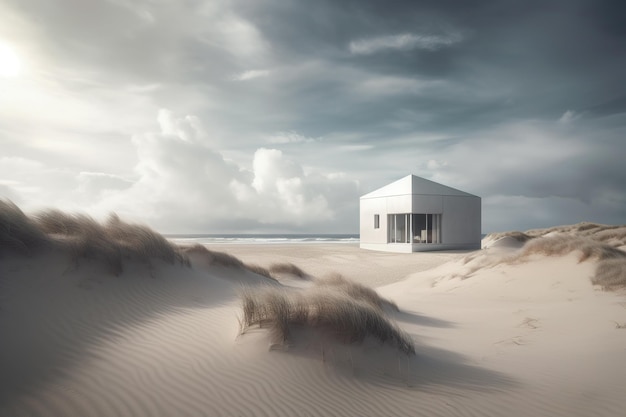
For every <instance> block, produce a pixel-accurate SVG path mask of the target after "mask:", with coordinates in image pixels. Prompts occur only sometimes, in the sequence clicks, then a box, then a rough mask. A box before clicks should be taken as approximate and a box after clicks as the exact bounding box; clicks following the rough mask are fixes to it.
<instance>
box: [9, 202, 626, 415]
mask: <svg viewBox="0 0 626 417" xmlns="http://www.w3.org/2000/svg"><path fill="white" fill-rule="evenodd" d="M0 209H1V210H0V222H1V223H0V238H1V242H2V243H1V244H2V246H0V334H1V335H2V338H1V340H0V369H1V373H0V415H1V416H59V415H63V416H113V415H116V416H117V415H120V416H126V415H128V416H130V415H133V416H174V415H175V416H234V415H239V416H262V415H271V416H318V415H333V416H355V415H359V416H368V415H371V416H374V415H375V416H380V415H392V416H393V415H396V416H405V415H415V416H469V415H477V416H501V415H513V416H528V415H546V416H547V415H551V416H552V415H562V416H589V415H594V416H621V415H623V410H624V409H626V397H625V396H624V395H623V394H624V392H626V365H625V364H624V361H623V356H624V353H625V350H624V346H626V329H625V328H626V298H625V297H624V296H625V295H626V293H625V292H624V284H623V281H620V279H621V278H620V277H621V275H620V274H621V273H622V272H621V271H623V270H624V269H623V268H622V264H621V262H622V261H623V259H624V258H625V256H622V253H623V251H622V250H621V249H619V248H621V247H623V246H624V236H626V234H624V233H623V228H622V229H620V228H608V227H603V226H597V227H596V226H593V227H592V226H583V227H581V226H580V225H579V226H566V227H562V228H561V229H559V230H555V229H553V230H548V231H543V232H539V231H531V232H526V233H525V235H526V236H529V238H528V239H524V238H523V240H524V241H523V242H521V243H522V244H516V243H515V242H512V241H511V240H515V241H516V242H519V240H518V239H516V237H514V236H513V237H512V234H503V235H499V236H488V237H487V238H486V240H485V241H486V243H489V242H491V243H493V242H496V241H498V240H499V239H503V238H504V239H507V240H505V241H504V242H502V243H501V244H495V245H490V248H489V249H483V250H481V251H476V252H455V253H420V254H391V253H384V254H377V253H372V252H369V251H368V252H367V253H365V252H362V251H361V250H360V249H358V247H356V246H351V245H343V244H342V245H330V244H328V245H326V244H325V245H306V244H299V245H296V246H288V245H271V246H267V245H265V246H264V245H258V246H254V245H250V246H240V245H237V246H231V247H228V246H220V247H213V246H211V247H208V249H206V248H195V249H194V248H182V247H178V246H176V245H173V244H172V246H169V245H170V243H167V242H166V244H164V241H163V240H161V239H159V237H158V236H156V235H153V234H152V232H149V231H148V230H147V229H143V228H141V229H138V228H136V227H135V226H133V225H126V224H125V223H123V222H121V221H119V219H117V220H115V222H116V223H115V225H116V227H117V228H118V233H117V234H111V233H109V234H105V235H106V236H109V238H108V239H109V240H108V241H107V242H108V243H107V242H103V241H101V240H98V239H100V237H101V236H103V234H102V232H100V234H99V235H98V236H100V237H98V239H96V240H94V239H93V238H92V239H91V240H86V242H88V243H87V246H88V247H89V248H90V249H89V250H85V251H81V250H77V245H76V244H75V243H74V244H71V245H70V244H68V243H67V242H68V241H73V242H76V240H78V238H76V236H78V235H80V233H75V232H71V233H70V232H69V228H67V227H66V228H60V229H59V228H57V229H54V231H51V230H49V229H45V228H42V227H41V223H40V220H38V219H40V218H35V217H28V216H23V214H20V213H21V212H19V209H17V208H16V207H14V206H11V205H10V204H5V205H3V206H0ZM16 209H17V211H16ZM56 218H57V219H58V218H61V219H62V218H66V216H58V215H57V216H56ZM70 218H71V216H70ZM81 219H82V220H85V219H84V218H81ZM86 224H89V225H91V226H90V230H100V231H101V230H102V229H97V227H102V228H104V229H106V228H107V224H106V223H105V224H103V225H98V226H94V224H93V223H92V222H91V221H90V220H86ZM94 227H95V229H94ZM137 227H138V226H137ZM120 228H121V229H122V230H125V231H128V232H130V231H132V230H135V231H137V230H141V233H142V236H144V239H143V240H142V239H137V240H134V241H133V239H130V240H131V241H132V242H133V243H132V244H131V243H128V239H129V237H128V235H127V234H124V233H122V232H121V231H119V229H120ZM581 229H582V230H581ZM593 230H595V232H590V231H593ZM72 234H73V236H74V237H73V238H70V237H71V236H70V235H72ZM145 239H147V240H148V241H149V242H157V243H158V245H153V246H149V245H144V244H142V243H141V242H144V241H145ZM542 239H543V240H542ZM89 242H91V243H89ZM93 242H96V244H93ZM102 247H104V248H105V249H104V252H99V249H98V248H102ZM149 247H152V248H153V249H151V250H147V249H146V248H149ZM112 248H113V249H112ZM115 248H117V249H115ZM129 248H131V249H129ZM132 248H134V249H132ZM138 248H143V249H141V250H140V249H138ZM155 248H160V249H155ZM168 248H169V249H168ZM78 249H80V247H79V248H78ZM614 250H615V251H614ZM170 251H171V252H170ZM225 252H227V253H225ZM118 253H119V256H118ZM166 253H172V254H174V256H173V257H171V256H170V257H168V256H160V255H159V254H161V255H163V254H166ZM107 254H108V257H107V256H105V255H107ZM111 254H112V255H111ZM229 254H230V255H229ZM111 256H112V257H111ZM110 259H114V260H115V262H116V263H115V265H117V266H119V268H117V267H116V268H111V267H110V265H111V264H110V263H108V260H110ZM607 262H608V263H607ZM601 265H612V266H610V267H606V266H605V268H609V269H611V268H612V269H611V271H613V272H610V274H613V275H611V276H612V277H613V280H612V281H611V282H612V283H613V284H611V285H605V284H603V283H599V285H594V284H593V282H594V281H593V280H595V279H596V277H597V276H599V275H603V274H605V273H606V271H604V272H603V270H602V267H601ZM255 271H256V272H261V274H258V273H256V272H255ZM616 271H617V272H616ZM332 273H340V274H342V275H343V276H344V277H345V278H347V279H351V280H354V281H357V282H361V283H366V284H369V285H374V286H377V287H378V288H377V293H378V294H379V295H380V296H382V297H385V298H386V299H389V300H391V301H393V302H394V303H395V304H397V306H398V309H399V311H395V310H394V309H393V308H388V306H385V305H382V304H381V305H382V308H383V310H381V311H383V313H382V314H384V316H385V317H386V319H387V320H389V322H390V323H392V324H394V325H395V326H397V327H398V328H399V329H401V331H402V332H404V334H406V335H408V337H410V339H411V340H412V342H413V344H414V347H415V355H407V354H405V353H403V352H402V351H400V350H398V349H397V348H396V347H395V346H394V345H393V344H390V343H381V341H380V340H378V339H376V338H375V337H373V336H371V335H369V336H366V337H364V338H363V340H362V341H361V342H359V343H345V342H346V340H342V338H341V337H339V338H335V337H326V336H328V335H327V334H324V333H317V332H316V331H315V330H311V329H310V328H307V327H306V326H301V325H296V324H293V323H292V324H291V327H290V332H291V333H290V334H291V338H290V343H288V344H285V345H282V346H281V347H280V348H279V349H276V348H275V349H270V346H271V345H272V343H273V342H274V340H273V339H272V337H271V334H270V332H268V328H267V327H263V326H261V327H259V326H249V327H248V329H247V330H246V331H245V332H244V333H243V334H241V326H240V320H241V319H242V317H243V310H242V302H241V299H240V292H241V288H242V286H245V287H246V288H248V290H249V291H252V292H253V293H254V292H255V291H257V290H259V291H267V288H275V289H279V290H281V291H290V292H293V293H294V294H305V293H307V291H311V290H314V289H315V287H316V285H323V281H322V279H323V277H326V276H328V275H329V274H332ZM610 274H609V275H610ZM331 287H332V285H331V286H330V287H325V291H332V288H331ZM603 287H604V288H605V290H603ZM606 289H610V291H607V290H606ZM336 290H337V291H341V289H340V288H337V289H336Z"/></svg>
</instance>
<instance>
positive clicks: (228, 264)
mask: <svg viewBox="0 0 626 417" xmlns="http://www.w3.org/2000/svg"><path fill="white" fill-rule="evenodd" d="M182 251H183V252H184V253H186V254H189V255H191V254H195V255H197V256H201V257H203V258H204V259H205V260H206V261H207V263H208V264H209V265H215V266H221V267H225V268H238V269H245V270H248V271H250V272H253V273H255V274H257V275H261V276H263V277H265V278H269V279H271V280H274V281H275V280H276V279H275V278H274V277H273V276H272V274H271V273H270V271H268V270H267V269H266V268H264V267H262V266H260V265H254V264H246V263H244V262H243V261H242V260H241V259H239V258H237V257H235V256H233V255H231V254H229V253H226V252H219V251H214V250H210V249H208V248H207V247H206V246H203V245H200V244H195V245H192V246H187V247H183V248H182Z"/></svg>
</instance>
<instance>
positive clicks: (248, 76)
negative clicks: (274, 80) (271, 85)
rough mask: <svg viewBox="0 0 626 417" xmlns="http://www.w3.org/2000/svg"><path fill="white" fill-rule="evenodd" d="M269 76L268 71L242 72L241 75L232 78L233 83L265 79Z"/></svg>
mask: <svg viewBox="0 0 626 417" xmlns="http://www.w3.org/2000/svg"><path fill="white" fill-rule="evenodd" d="M269 75H270V71H269V70H249V71H244V72H242V73H241V74H237V75H235V76H234V77H233V79H234V80H235V81H248V80H253V79H255V78H262V77H267V76H269Z"/></svg>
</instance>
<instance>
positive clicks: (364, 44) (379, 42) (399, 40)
mask: <svg viewBox="0 0 626 417" xmlns="http://www.w3.org/2000/svg"><path fill="white" fill-rule="evenodd" d="M461 40H462V37H461V35H459V34H457V33H450V34H446V35H420V34H414V33H402V34H399V35H387V36H380V37H376V38H368V39H360V40H356V41H352V42H350V45H349V49H350V53H352V54H354V55H371V54H376V53H379V52H383V51H386V50H392V51H393V50H396V51H410V50H412V49H423V50H427V51H436V50H438V49H441V48H444V47H447V46H450V45H453V44H455V43H458V42H460V41H461Z"/></svg>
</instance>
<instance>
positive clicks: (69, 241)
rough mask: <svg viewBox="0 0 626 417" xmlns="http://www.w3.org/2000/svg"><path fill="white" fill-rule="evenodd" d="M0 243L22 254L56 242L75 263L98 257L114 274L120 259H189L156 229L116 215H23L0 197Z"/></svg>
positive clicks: (118, 271) (120, 267) (50, 212)
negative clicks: (99, 218)
mask: <svg viewBox="0 0 626 417" xmlns="http://www.w3.org/2000/svg"><path fill="white" fill-rule="evenodd" d="M0 243H1V247H0V250H1V249H7V248H10V249H13V250H18V251H20V252H22V253H25V254H29V253H31V252H32V251H33V250H34V249H36V248H39V247H42V246H49V247H56V248H59V249H61V250H64V251H67V252H68V253H69V254H70V257H71V258H72V259H73V260H74V261H75V262H78V261H79V259H81V258H89V259H97V260H99V261H102V262H103V263H104V265H105V266H106V268H107V270H108V271H109V272H110V273H112V274H115V275H119V274H121V273H122V271H123V261H124V260H125V259H128V260H136V261H142V262H146V263H149V262H150V260H151V259H161V260H163V261H165V262H167V263H170V264H173V263H175V262H177V261H178V262H181V263H183V264H186V263H187V262H188V261H187V259H186V257H185V256H184V254H183V253H182V252H181V250H180V249H179V248H178V247H177V246H176V245H173V244H172V243H170V242H169V241H168V240H167V239H165V238H164V237H163V236H161V235H160V234H159V233H157V232H155V231H153V230H151V229H150V228H148V227H146V226H143V225H136V224H129V223H126V222H123V221H122V220H120V219H119V217H117V215H115V214H113V215H111V216H110V217H109V219H108V220H107V221H106V222H104V223H99V222H97V221H96V220H94V219H93V218H91V217H89V216H87V215H84V214H68V213H64V212H62V211H60V210H46V211H42V212H40V213H38V214H36V215H35V216H32V217H28V216H26V215H25V214H24V213H23V212H22V211H21V210H20V209H19V208H18V207H17V206H16V205H15V204H13V203H12V202H9V201H0Z"/></svg>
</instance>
